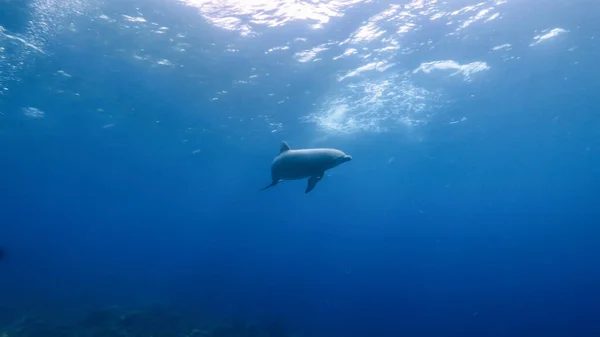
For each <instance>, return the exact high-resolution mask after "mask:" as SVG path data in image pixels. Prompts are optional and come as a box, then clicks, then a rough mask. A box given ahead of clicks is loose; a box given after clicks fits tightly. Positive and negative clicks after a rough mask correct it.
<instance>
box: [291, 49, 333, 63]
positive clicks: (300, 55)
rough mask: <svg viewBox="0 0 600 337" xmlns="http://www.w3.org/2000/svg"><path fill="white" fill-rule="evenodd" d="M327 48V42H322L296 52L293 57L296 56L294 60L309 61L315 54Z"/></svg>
mask: <svg viewBox="0 0 600 337" xmlns="http://www.w3.org/2000/svg"><path fill="white" fill-rule="evenodd" d="M327 49H329V48H327V44H322V45H319V46H316V47H314V48H312V49H309V50H304V51H301V52H297V53H296V54H295V55H294V57H295V58H296V60H298V62H302V63H304V62H310V61H314V59H315V58H316V57H317V55H319V53H320V52H322V51H326V50H327Z"/></svg>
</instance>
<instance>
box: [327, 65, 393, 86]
mask: <svg viewBox="0 0 600 337" xmlns="http://www.w3.org/2000/svg"><path fill="white" fill-rule="evenodd" d="M392 66H394V63H388V62H387V61H379V62H371V63H369V64H366V65H364V66H362V67H358V68H356V69H354V70H352V71H349V72H347V73H346V75H344V76H340V77H339V78H338V81H339V82H341V81H343V80H345V79H347V78H349V77H355V76H358V75H360V74H361V73H364V72H367V71H372V70H377V71H379V72H384V71H386V70H387V69H389V68H390V67H392Z"/></svg>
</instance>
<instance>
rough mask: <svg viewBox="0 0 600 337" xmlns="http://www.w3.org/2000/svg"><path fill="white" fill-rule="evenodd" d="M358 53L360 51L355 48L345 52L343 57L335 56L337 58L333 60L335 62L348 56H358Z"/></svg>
mask: <svg viewBox="0 0 600 337" xmlns="http://www.w3.org/2000/svg"><path fill="white" fill-rule="evenodd" d="M356 53H358V50H356V49H354V48H348V49H346V50H345V51H344V53H343V54H341V55H338V56H335V57H334V58H333V60H334V61H335V60H337V59H341V58H342V57H346V56H350V55H354V54H356Z"/></svg>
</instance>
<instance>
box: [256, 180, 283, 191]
mask: <svg viewBox="0 0 600 337" xmlns="http://www.w3.org/2000/svg"><path fill="white" fill-rule="evenodd" d="M280 182H281V179H279V180H273V182H272V183H270V184H269V185H267V186H265V187H263V188H261V189H260V190H261V191H264V190H266V189H267V188H269V187H273V186H275V185H277V184H279V183H280Z"/></svg>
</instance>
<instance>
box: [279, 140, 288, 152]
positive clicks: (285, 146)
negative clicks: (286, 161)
mask: <svg viewBox="0 0 600 337" xmlns="http://www.w3.org/2000/svg"><path fill="white" fill-rule="evenodd" d="M289 150H290V146H289V145H288V144H287V143H286V142H281V145H280V146H279V153H284V152H286V151H289Z"/></svg>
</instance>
